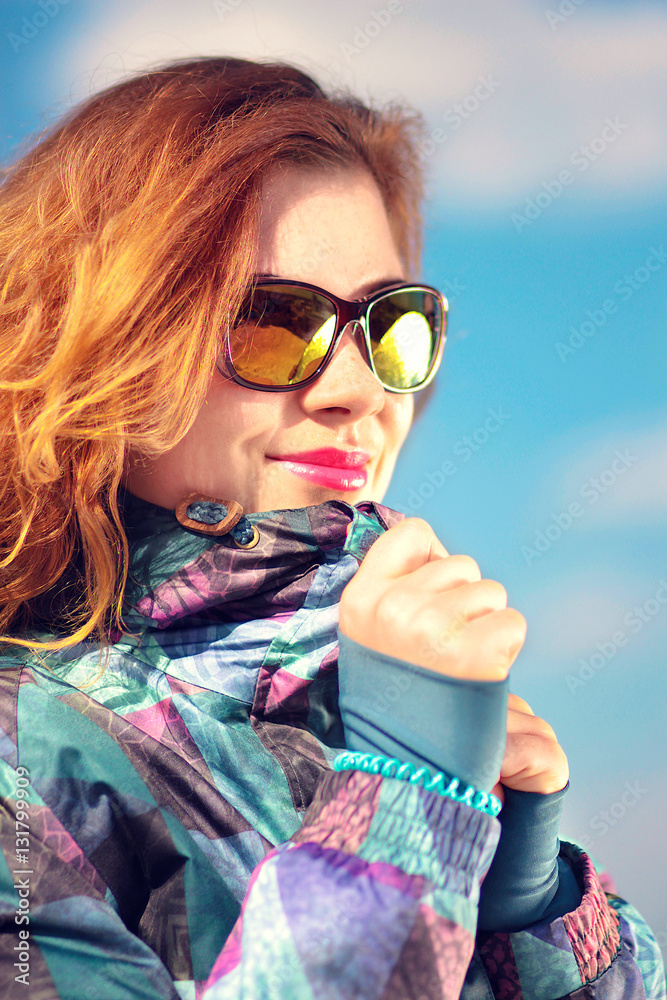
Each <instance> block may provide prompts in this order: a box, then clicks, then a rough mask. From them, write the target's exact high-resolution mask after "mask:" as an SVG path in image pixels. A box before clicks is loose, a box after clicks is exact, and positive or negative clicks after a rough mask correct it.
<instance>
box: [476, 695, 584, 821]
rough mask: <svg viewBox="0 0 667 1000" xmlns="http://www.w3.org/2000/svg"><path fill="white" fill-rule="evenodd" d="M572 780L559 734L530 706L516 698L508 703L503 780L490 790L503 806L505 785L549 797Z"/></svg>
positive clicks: (510, 696)
mask: <svg viewBox="0 0 667 1000" xmlns="http://www.w3.org/2000/svg"><path fill="white" fill-rule="evenodd" d="M569 776H570V771H569V767H568V763H567V757H566V756H565V751H564V750H563V748H562V747H561V746H560V745H559V743H558V740H557V739H556V734H555V733H554V731H553V729H552V728H551V726H550V725H549V723H548V722H545V721H544V719H540V718H539V717H538V716H537V715H535V713H534V712H533V710H532V708H531V707H530V705H529V704H528V703H527V702H525V701H524V700H523V698H519V697H518V696H517V695H515V694H510V695H508V701H507V743H506V744H505V757H504V760H503V763H502V767H501V769H500V780H499V782H498V784H497V785H496V786H495V787H494V788H492V789H491V791H492V792H493V794H494V795H497V796H498V798H499V799H500V801H501V802H504V799H505V796H504V793H503V785H505V786H506V787H507V788H514V789H515V790H516V791H518V792H540V793H541V794H542V795H549V794H550V793H551V792H558V791H560V789H561V788H565V786H566V785H567V782H568V779H569Z"/></svg>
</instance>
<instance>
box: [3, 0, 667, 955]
mask: <svg viewBox="0 0 667 1000" xmlns="http://www.w3.org/2000/svg"><path fill="white" fill-rule="evenodd" d="M54 5H55V6H54ZM560 6H561V7H563V5H560ZM559 9H560V8H559V4H558V3H556V2H551V3H549V2H529V0H516V2H514V3H513V4H512V5H511V6H509V5H504V4H497V3H494V2H493V0H406V2H403V3H397V2H394V3H393V4H389V3H382V2H379V0H378V2H374V3H366V2H357V0H340V2H338V3H336V4H335V5H331V6H330V7H327V8H326V9H324V8H323V9H319V8H318V9H317V10H313V5H312V4H310V3H307V2H306V0H283V2H282V3H281V4H280V5H279V9H278V5H275V3H272V2H270V0H213V2H208V0H207V2H203V0H199V2H197V0H190V2H188V4H187V5H186V4H185V3H182V2H176V0H160V2H159V3H157V2H151V0H132V2H130V0H117V2H114V4H108V3H103V2H98V0H91V2H86V3H84V2H82V0H69V3H67V4H66V5H62V6H59V5H57V3H56V0H53V2H52V3H46V2H45V4H44V5H43V6H42V7H40V6H39V5H38V3H36V2H35V3H33V2H28V0H16V2H12V3H7V2H5V3H3V4H2V5H1V6H0V48H1V49H2V58H1V59H0V88H1V90H2V93H3V95H4V100H3V103H2V107H1V108H0V126H1V127H0V144H1V145H0V149H1V151H2V155H3V157H7V156H9V155H10V154H11V153H12V151H13V150H14V149H15V147H16V145H17V143H19V142H20V141H21V140H22V139H23V138H24V137H25V136H26V135H27V134H28V133H30V132H32V131H34V130H35V129H36V128H38V127H39V126H40V124H42V123H43V124H46V123H48V121H49V120H51V119H52V118H53V117H55V116H57V115H58V114H59V113H61V112H62V111H64V110H66V109H67V108H68V107H69V106H70V104H71V103H72V101H77V100H79V99H81V98H83V97H85V96H86V95H87V94H88V93H90V92H92V91H95V90H97V89H100V88H102V87H104V86H106V85H108V84H110V83H113V82H115V81H116V80H117V79H119V78H120V77H121V76H123V75H124V74H127V73H131V72H133V71H135V70H139V69H142V68H144V67H145V66H147V65H150V64H151V63H155V62H159V61H162V60H165V59H168V58H175V57H182V56H187V55H192V56H194V55H202V54H210V53H220V54H234V55H244V56H247V57H250V58H262V57H267V56H270V57H274V58H282V59H286V60H288V61H293V62H296V63H298V64H300V65H302V66H304V67H305V68H306V69H307V70H310V71H312V72H313V73H315V74H316V75H318V76H319V77H320V78H321V79H322V80H323V81H325V82H332V83H336V84H338V85H344V86H348V87H350V88H352V89H353V90H355V91H356V92H358V93H359V94H360V95H361V96H363V97H368V96H372V97H374V98H375V99H377V100H378V101H380V102H383V101H386V100H391V99H394V100H399V101H401V102H407V103H410V104H412V105H413V106H416V107H418V108H419V109H420V110H421V111H422V112H423V113H424V115H425V117H426V120H427V123H428V139H427V142H426V145H425V146H424V149H423V153H424V158H425V164H426V167H427V170H428V175H429V186H428V190H429V199H430V201H429V206H428V210H427V234H426V252H425V259H424V271H423V274H424V278H425V279H426V280H428V281H430V282H432V283H433V284H436V285H439V286H440V287H442V288H443V290H444V291H445V293H446V294H447V295H448V296H449V298H450V304H451V316H450V327H449V338H448V344H447V348H446V351H445V361H444V366H443V370H442V372H441V374H440V375H439V379H438V392H437V394H436V395H435V397H434V399H433V401H432V402H431V403H430V405H429V408H428V409H427V410H426V412H425V413H424V414H423V416H422V417H421V418H420V419H419V421H418V422H417V424H416V425H415V427H414V429H413V431H412V432H411V436H410V438H409V444H408V446H407V447H406V449H405V450H404V453H403V454H402V456H401V458H400V460H399V464H398V467H397V470H396V474H395V477H394V481H393V483H392V486H391V488H390V491H389V494H388V496H387V497H386V502H387V503H388V504H389V505H390V506H394V507H397V508H399V509H402V510H405V511H406V512H407V513H417V514H419V516H422V517H425V518H426V519H427V520H428V521H429V522H430V523H431V524H432V525H433V527H434V529H435V530H436V531H437V533H438V534H439V536H440V538H441V539H442V541H443V543H444V544H445V546H446V547H447V548H448V549H449V551H450V552H466V553H468V554H470V555H472V556H473V557H474V558H475V559H476V560H477V561H478V562H479V564H480V566H481V568H482V572H483V575H485V576H487V577H491V578H494V579H498V580H500V581H501V582H502V583H503V584H504V585H505V586H506V587H507V590H508V593H509V596H510V602H511V603H512V604H513V605H514V606H515V607H518V608H519V609H520V610H521V611H522V612H523V613H524V614H525V616H526V618H527V620H528V639H527V642H526V647H525V649H524V650H523V652H522V654H521V656H520V657H519V659H518V660H517V662H516V664H515V666H514V668H513V670H512V687H513V690H515V691H516V692H517V693H519V694H521V695H522V696H523V697H525V698H526V700H528V701H529V702H530V703H531V704H532V706H533V708H534V709H535V711H536V712H537V713H538V714H541V715H543V716H544V717H546V718H547V719H548V720H549V721H550V722H551V724H552V725H553V726H554V729H555V730H556V733H557V734H558V736H559V738H560V740H561V742H562V743H563V745H564V747H565V749H566V751H567V753H568V756H569V759H570V765H571V772H572V787H571V789H570V792H569V795H568V802H567V806H566V814H565V829H566V831H569V832H570V833H571V835H572V836H576V837H579V838H581V839H582V840H584V841H588V842H589V843H593V845H594V853H595V854H596V855H597V856H598V857H600V858H601V859H603V860H604V861H605V862H606V863H607V865H608V867H609V868H610V869H611V870H612V871H613V873H614V875H615V877H616V879H617V882H618V884H619V888H620V891H621V892H622V893H625V894H627V896H628V897H629V898H630V899H631V900H632V901H633V902H634V903H635V905H636V906H637V908H638V909H639V910H640V911H641V912H642V913H643V914H644V915H645V916H646V917H647V919H648V920H649V921H650V923H651V924H652V925H653V927H654V929H655V932H656V934H657V935H658V937H659V939H660V940H661V943H662V944H663V946H665V945H667V902H666V900H665V888H664V884H663V883H664V879H663V878H658V879H656V877H655V872H656V871H660V872H662V871H664V829H665V825H666V823H667V807H666V806H665V802H667V777H666V774H667V739H666V738H665V732H666V730H667V726H666V722H667V710H666V706H667V682H666V680H665V648H666V646H667V641H666V640H667V604H664V603H662V602H661V600H660V597H661V596H662V595H663V594H665V595H667V588H664V589H661V582H660V581H661V580H665V581H667V558H666V556H667V505H666V504H665V491H666V488H667V391H666V390H667V337H666V320H667V315H666V312H667V310H666V295H665V290H666V287H667V281H666V278H667V226H666V225H665V223H666V221H667V192H666V191H665V187H664V177H665V176H666V174H667V171H666V167H667V162H666V161H667V132H666V130H665V126H664V123H665V111H666V110H667V109H666V107H665V94H667V87H665V74H664V51H665V45H666V42H667V11H666V10H665V7H664V4H662V3H658V2H641V0H638V2H632V3H629V2H627V3H621V2H618V3H613V2H602V0H583V2H581V3H580V4H578V5H576V6H575V5H574V4H571V5H565V6H564V8H563V9H565V10H570V9H571V10H572V11H573V12H572V13H570V14H568V15H567V16H564V15H562V14H558V11H559ZM45 10H47V11H48V12H47V13H46V14H45V13H44V11H45ZM40 12H41V14H42V15H43V16H39V13H40ZM556 15H557V16H556ZM45 18H46V20H45ZM444 470H446V472H445V471H444ZM420 502H421V505H420ZM573 505H574V507H573ZM572 510H574V511H576V513H571V511H572ZM568 518H569V522H568ZM540 546H541V548H542V551H540V548H539V547H540ZM637 623H639V624H637ZM628 786H629V787H631V788H633V789H634V790H635V791H634V793H633V795H634V800H633V801H632V803H631V804H630V805H628V804H627V803H628V802H629V801H630V799H631V798H633V795H630V794H629V793H628Z"/></svg>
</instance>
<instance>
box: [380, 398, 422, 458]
mask: <svg viewBox="0 0 667 1000" xmlns="http://www.w3.org/2000/svg"><path fill="white" fill-rule="evenodd" d="M385 408H386V409H387V418H388V426H387V440H388V443H390V446H391V447H392V448H393V450H394V452H395V453H396V454H398V452H399V451H400V449H401V447H402V445H403V442H404V441H405V439H406V437H407V436H408V431H409V430H410V427H411V425H412V418H413V415H414V410H415V399H414V396H413V395H412V393H406V394H405V395H397V394H394V395H391V394H387V403H386V407H385Z"/></svg>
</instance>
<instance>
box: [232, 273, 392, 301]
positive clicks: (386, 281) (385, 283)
mask: <svg viewBox="0 0 667 1000" xmlns="http://www.w3.org/2000/svg"><path fill="white" fill-rule="evenodd" d="M257 278H273V279H274V280H275V281H297V280H300V279H297V278H285V277H282V276H281V275H279V274H270V273H267V272H260V273H258V274H253V275H252V280H253V281H255V280H256V279H257ZM306 284H310V282H306ZM404 284H407V281H406V279H405V278H404V277H403V276H402V275H398V276H397V277H389V278H380V280H379V281H370V282H368V284H366V285H362V286H361V290H360V293H359V294H358V295H357V296H356V297H357V298H359V299H364V298H366V297H367V296H369V295H372V294H373V292H379V291H380V289H381V288H389V287H390V286H391V285H404ZM315 287H317V288H321V287H322V286H321V285H316V286H315ZM324 290H325V291H326V289H324Z"/></svg>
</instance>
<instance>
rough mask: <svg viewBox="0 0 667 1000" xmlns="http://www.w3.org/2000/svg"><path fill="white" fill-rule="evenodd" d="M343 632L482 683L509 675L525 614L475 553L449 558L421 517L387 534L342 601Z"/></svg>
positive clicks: (522, 633)
mask: <svg viewBox="0 0 667 1000" xmlns="http://www.w3.org/2000/svg"><path fill="white" fill-rule="evenodd" d="M339 628H340V630H341V632H343V633H344V634H345V635H347V636H349V638H350V639H354V640H355V641H356V642H358V643H360V644H361V645H363V646H368V647H369V648H370V649H374V650H377V652H379V653H385V654H386V655H389V656H394V657H396V658H397V659H401V660H407V661H408V662H409V663H414V664H416V665H417V666H420V667H425V668H427V669H431V670H434V671H436V672H437V673H441V674H446V675H448V676H450V677H458V678H462V679H466V680H476V681H501V680H504V679H505V678H506V677H507V674H508V672H509V669H510V667H511V665H512V663H513V662H514V660H515V659H516V657H517V655H518V653H519V651H520V650H521V647H522V646H523V644H524V641H525V638H526V620H525V618H524V617H523V615H522V614H521V613H520V612H519V611H516V610H515V609H514V608H508V607H507V592H506V590H505V588H504V587H503V586H502V584H500V583H497V582H496V581H495V580H482V579H481V574H480V571H479V567H478V565H477V563H476V562H475V561H474V559H471V558H470V556H450V555H449V553H448V552H447V550H446V549H445V548H444V546H443V545H442V544H441V542H440V541H439V540H438V538H437V537H436V535H435V533H434V532H433V529H432V528H431V527H430V525H428V524H427V523H426V521H423V520H421V518H416V517H411V518H406V519H405V520H404V521H401V522H400V523H399V524H397V525H395V526H394V527H393V528H390V529H389V530H388V531H386V532H385V534H384V535H381V536H380V538H378V540H377V541H376V542H375V543H374V544H373V546H372V547H371V549H370V550H369V551H368V553H367V555H366V557H365V558H364V560H363V562H362V563H361V565H360V567H359V569H358V571H357V573H356V574H355V576H354V577H353V578H352V580H350V582H349V583H348V585H347V586H346V587H345V590H344V591H343V594H342V596H341V602H340V617H339Z"/></svg>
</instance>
